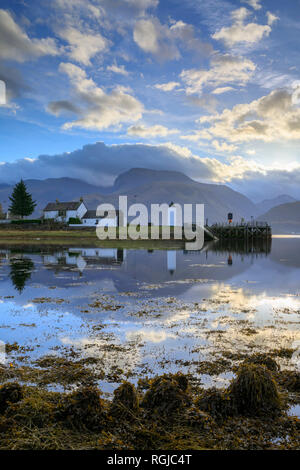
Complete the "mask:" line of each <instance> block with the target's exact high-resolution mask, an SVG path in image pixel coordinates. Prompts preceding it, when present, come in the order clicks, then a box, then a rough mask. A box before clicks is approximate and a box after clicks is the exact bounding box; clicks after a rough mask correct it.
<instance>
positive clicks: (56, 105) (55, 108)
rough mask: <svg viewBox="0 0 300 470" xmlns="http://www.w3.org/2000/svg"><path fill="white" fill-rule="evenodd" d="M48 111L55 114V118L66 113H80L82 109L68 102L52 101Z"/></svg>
mask: <svg viewBox="0 0 300 470" xmlns="http://www.w3.org/2000/svg"><path fill="white" fill-rule="evenodd" d="M47 111H48V112H49V113H51V114H54V115H55V116H59V115H60V114H64V113H68V114H69V113H74V114H78V113H80V109H79V108H77V106H75V105H74V104H73V103H71V102H70V101H67V100H62V101H51V102H50V103H49V104H48V106H47Z"/></svg>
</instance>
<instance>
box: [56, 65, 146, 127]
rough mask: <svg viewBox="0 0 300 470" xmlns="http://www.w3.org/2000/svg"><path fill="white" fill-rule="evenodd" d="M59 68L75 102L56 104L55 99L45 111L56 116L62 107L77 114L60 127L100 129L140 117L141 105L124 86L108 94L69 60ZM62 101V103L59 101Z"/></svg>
mask: <svg viewBox="0 0 300 470" xmlns="http://www.w3.org/2000/svg"><path fill="white" fill-rule="evenodd" d="M60 71H61V72H63V73H66V74H67V75H68V77H69V79H70V82H71V84H72V87H73V90H74V92H75V96H76V99H75V103H73V102H72V103H70V102H64V103H68V105H69V106H68V107H69V109H68V107H67V105H65V106H57V102H55V104H56V106H54V103H49V105H48V111H50V112H52V113H53V109H54V108H55V109H56V113H55V114H56V115H57V114H60V113H61V112H62V111H63V110H64V109H67V110H68V111H71V112H75V113H76V114H78V119H77V120H75V121H71V122H66V123H65V124H64V126H63V128H64V129H72V128H74V127H80V128H83V129H94V130H102V129H107V128H108V127H111V126H116V125H119V124H121V123H128V122H135V121H138V120H139V119H141V117H142V114H143V111H144V107H143V105H142V103H141V102H140V101H138V100H137V99H136V98H134V97H133V96H132V95H130V94H129V93H128V90H127V89H125V88H124V87H120V86H118V87H116V88H115V89H114V90H113V91H112V92H111V93H110V94H107V93H105V92H104V91H103V90H102V88H100V87H98V86H97V84H96V83H95V82H94V80H92V79H90V78H88V77H87V74H86V72H85V71H84V70H83V69H81V68H80V67H78V66H77V65H74V64H71V63H62V64H61V65H60ZM60 103H62V102H60Z"/></svg>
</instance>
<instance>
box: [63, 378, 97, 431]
mask: <svg viewBox="0 0 300 470" xmlns="http://www.w3.org/2000/svg"><path fill="white" fill-rule="evenodd" d="M57 413H58V418H59V419H60V420H63V421H64V423H65V424H67V425H68V426H69V427H71V428H75V429H78V430H84V429H88V430H91V431H97V430H100V429H101V428H102V427H103V420H104V406H103V402H102V400H101V398H100V392H99V390H98V389H97V388H96V387H93V386H89V387H82V388H81V389H79V390H76V391H75V392H73V393H71V394H69V395H67V396H66V397H64V399H63V400H62V401H61V403H60V405H59V409H58V412H57Z"/></svg>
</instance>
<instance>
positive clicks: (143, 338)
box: [0, 239, 300, 392]
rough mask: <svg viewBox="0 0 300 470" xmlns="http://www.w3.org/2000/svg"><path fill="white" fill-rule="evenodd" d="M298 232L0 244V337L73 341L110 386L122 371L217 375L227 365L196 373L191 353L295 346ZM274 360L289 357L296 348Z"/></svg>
mask: <svg viewBox="0 0 300 470" xmlns="http://www.w3.org/2000/svg"><path fill="white" fill-rule="evenodd" d="M299 243H300V242H299V240H297V239H295V240H285V239H276V240H274V241H273V247H272V250H271V249H267V250H265V249H261V248H258V249H256V248H253V247H252V248H251V249H250V250H248V251H245V250H244V251H243V250H241V249H240V248H237V247H235V248H232V249H230V250H228V249H227V250H226V249H224V248H221V247H218V246H216V245H212V246H210V247H209V248H208V249H206V250H205V251H202V252H195V253H187V252H183V251H177V252H176V251H171V252H164V251H152V250H149V251H147V250H121V249H108V250H106V249H92V248H90V249H80V248H78V249H74V248H72V249H63V250H59V251H55V250H52V251H50V252H49V250H48V251H45V250H43V249H41V250H40V251H38V252H35V253H32V252H31V253H29V252H21V253H13V252H10V251H9V250H1V254H0V256H1V266H0V278H1V283H0V340H1V341H2V342H4V343H6V344H9V345H14V343H16V347H12V348H11V351H10V353H9V354H8V355H7V356H8V357H7V358H6V360H8V361H10V362H13V363H16V364H18V363H20V361H21V363H22V364H31V363H32V362H33V361H34V360H36V359H37V358H39V357H42V356H45V355H47V354H50V355H53V354H54V355H64V354H67V355H68V354H70V352H72V351H77V353H79V354H80V356H81V357H85V358H90V357H93V358H97V359H98V360H99V364H98V365H97V367H99V369H101V371H103V377H104V378H103V380H102V381H101V387H102V389H103V390H104V391H108V392H109V391H111V390H112V389H113V388H114V386H115V385H114V383H116V382H118V381H119V380H120V379H124V378H126V377H128V376H130V377H131V380H132V381H137V380H138V378H139V377H140V376H141V374H143V375H146V374H147V375H154V374H157V373H164V372H170V371H174V372H175V371H177V370H182V371H184V372H191V373H193V374H196V375H197V374H200V375H201V381H202V383H203V384H204V385H205V386H210V385H212V384H215V385H217V386H223V385H224V384H227V383H228V381H229V380H230V379H231V377H232V373H230V372H227V371H226V367H225V369H224V370H220V371H218V372H217V373H213V374H206V373H203V371H201V370H200V369H199V362H200V363H201V362H203V361H214V360H218V359H222V358H223V359H224V357H229V356H230V354H233V353H234V354H235V355H237V354H250V353H253V352H255V351H260V352H269V351H273V350H279V349H280V348H287V349H289V348H292V349H293V350H295V351H299V341H300V334H299V312H300V296H299V293H300V291H299V285H300V283H299V281H300V270H299V268H300V255H298V253H300V250H299V248H300V245H299ZM220 268H221V269H220ZM279 362H281V365H282V367H283V368H291V367H295V366H296V367H298V366H299V356H298V355H297V354H296V353H295V355H294V356H293V358H292V359H291V361H287V360H286V359H284V358H281V359H279Z"/></svg>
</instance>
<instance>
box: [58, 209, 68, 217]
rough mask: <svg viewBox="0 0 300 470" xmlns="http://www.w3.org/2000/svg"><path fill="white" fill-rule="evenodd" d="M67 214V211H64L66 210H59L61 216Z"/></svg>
mask: <svg viewBox="0 0 300 470" xmlns="http://www.w3.org/2000/svg"><path fill="white" fill-rule="evenodd" d="M66 215H67V211H64V210H60V211H58V216H59V217H66Z"/></svg>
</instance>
